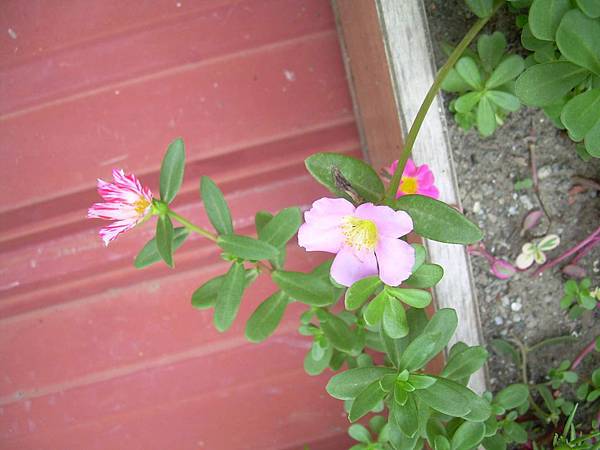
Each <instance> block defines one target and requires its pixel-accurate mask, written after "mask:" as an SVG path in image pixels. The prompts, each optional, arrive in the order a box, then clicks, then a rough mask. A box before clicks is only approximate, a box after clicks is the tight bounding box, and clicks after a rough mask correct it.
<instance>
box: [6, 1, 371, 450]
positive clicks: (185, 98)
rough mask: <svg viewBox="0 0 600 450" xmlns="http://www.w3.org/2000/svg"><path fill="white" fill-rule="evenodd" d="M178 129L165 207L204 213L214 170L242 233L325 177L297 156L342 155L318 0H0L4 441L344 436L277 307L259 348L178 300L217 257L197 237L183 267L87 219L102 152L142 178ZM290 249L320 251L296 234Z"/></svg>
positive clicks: (104, 160)
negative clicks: (140, 259)
mask: <svg viewBox="0 0 600 450" xmlns="http://www.w3.org/2000/svg"><path fill="white" fill-rule="evenodd" d="M177 136H182V137H184V139H185V141H186V144H187V152H188V166H187V169H186V176H185V181H184V186H183V189H182V193H181V194H180V196H179V197H178V199H177V200H176V207H177V209H178V210H179V211H180V212H181V213H183V214H186V215H188V216H190V217H191V218H193V219H194V220H195V221H197V222H198V223H200V224H203V225H206V226H208V223H207V219H206V216H205V214H204V211H203V209H202V205H201V203H200V202H199V199H198V180H199V177H200V175H202V174H207V175H209V176H211V177H213V178H214V179H215V180H216V181H217V183H219V184H220V186H222V188H223V190H224V192H225V194H226V197H227V199H228V201H229V202H230V204H231V207H232V210H233V213H234V215H235V225H236V227H237V229H238V230H240V231H241V232H245V233H252V231H253V230H252V217H253V213H254V212H255V211H256V210H257V209H260V208H263V209H268V210H271V211H276V210H278V209H280V208H282V207H285V206H289V205H308V204H309V203H310V202H311V201H312V200H313V199H315V198H317V197H318V196H320V195H322V194H323V191H322V190H321V189H320V188H319V187H317V186H316V185H315V183H313V182H312V181H311V179H310V178H309V176H307V174H306V172H305V171H304V168H303V159H304V158H305V157H306V156H307V155H309V154H311V153H313V152H316V151H324V150H330V151H342V152H347V153H354V154H358V147H359V143H358V139H357V135H356V130H355V125H354V121H353V115H352V108H351V102H350V98H349V94H348V90H347V84H346V79H345V75H344V71H343V66H342V62H341V58H340V50H339V47H338V41H337V36H336V31H335V27H334V21H333V17H332V13H331V10H330V7H329V2H328V1H327V0H242V1H237V0H210V1H209V0H203V1H200V0H196V1H190V0H179V1H178V0H155V1H149V0H148V1H142V0H137V1H121V0H103V1H89V0H68V1H67V0H46V1H42V0H30V1H19V0H4V1H3V2H2V5H1V6H0V183H1V189H0V255H1V256H0V448H2V449H32V450H33V449H35V450H39V449H44V450H45V449H47V450H55V449H77V450H81V449H110V450H119V449H127V450H133V449H144V450H152V449H161V450H162V449H169V450H170V449H175V450H186V449H210V450H219V449H227V450H229V449H261V450H262V449H265V450H268V449H289V450H292V449H301V448H303V446H304V445H305V444H308V445H309V446H310V448H311V449H338V448H345V447H347V444H348V440H347V438H346V437H345V432H346V426H347V422H346V419H345V417H344V414H343V412H342V405H341V402H338V401H336V400H332V399H330V398H329V397H328V396H327V394H326V392H325V391H324V385H325V383H326V381H327V379H328V378H329V376H330V374H326V375H324V376H321V377H314V378H313V377H308V376H307V375H305V374H304V372H303V369H302V360H303V357H304V354H305V352H306V349H307V345H308V344H307V341H306V340H305V339H304V338H302V337H300V336H299V335H298V334H297V332H296V328H297V323H298V322H297V316H298V311H299V308H297V307H294V306H293V307H291V308H290V310H289V311H288V313H287V315H286V317H285V319H284V321H283V323H282V324H281V326H280V328H279V329H278V331H277V333H276V335H275V336H274V337H272V338H271V339H270V340H269V341H268V342H266V343H264V344H262V345H254V344H249V343H247V342H246V341H245V339H244V337H243V330H244V324H245V319H246V318H247V317H248V315H249V314H250V313H251V312H252V311H253V310H254V308H255V307H256V306H257V305H258V303H259V301H260V300H262V299H263V298H265V297H266V296H267V295H268V294H269V293H270V292H271V291H272V290H273V287H272V286H271V285H270V284H269V283H268V282H265V281H259V282H257V283H256V284H255V285H254V287H253V288H252V290H251V292H249V293H248V295H246V296H245V298H244V302H243V306H242V309H241V313H240V317H239V318H238V320H237V321H236V323H235V324H234V326H233V327H232V329H231V330H230V331H229V332H227V333H225V334H219V333H218V332H216V331H215V330H214V327H213V325H212V313H211V312H209V311H197V310H194V309H193V308H192V307H191V306H190V295H191V293H192V292H193V290H194V289H195V288H196V287H197V286H199V285H200V284H201V283H202V282H203V281H204V280H206V279H207V278H209V277H211V276H214V275H216V274H218V273H221V272H223V271H224V270H225V265H224V263H222V262H221V260H220V259H219V256H218V252H217V251H215V248H214V247H213V246H212V245H209V243H207V242H206V241H203V240H202V239H199V238H196V237H191V238H190V239H189V240H188V241H187V242H186V244H185V245H184V247H182V249H181V250H180V251H179V252H178V253H177V255H176V264H177V270H175V271H171V270H168V269H166V268H164V267H158V266H153V267H152V268H150V269H147V270H144V271H137V270H135V269H134V268H133V266H132V261H133V258H134V255H135V254H136V253H137V251H138V250H139V249H140V248H141V246H142V245H143V243H144V242H145V241H146V240H147V239H149V237H150V236H151V235H152V226H147V227H144V228H143V229H141V230H136V231H135V232H132V233H129V234H128V235H125V236H122V237H120V238H119V239H118V240H117V241H116V242H115V243H114V244H112V245H111V246H110V247H109V248H108V249H105V248H104V247H103V246H102V243H101V241H100V239H99V238H98V237H97V229H98V228H99V227H100V225H101V223H100V222H99V221H91V220H86V219H85V213H86V209H87V207H88V206H89V205H90V204H91V203H92V202H94V201H97V198H98V197H97V194H96V193H95V179H96V178H97V177H102V178H107V177H109V174H110V171H111V169H112V168H113V167H122V168H124V169H125V170H127V171H133V172H135V173H136V174H138V175H139V176H141V178H142V179H143V181H144V182H145V183H147V184H148V185H150V186H151V187H152V188H153V189H154V190H155V191H157V190H158V189H157V178H158V168H159V165H160V160H161V157H162V154H163V151H164V150H165V148H166V146H167V144H168V143H169V142H170V141H171V140H172V139H173V138H175V137H177ZM295 256H296V257H299V261H300V262H297V263H296V264H294V265H292V266H291V267H293V268H297V269H302V268H308V266H309V265H311V264H312V263H314V261H315V258H317V255H309V256H307V255H305V254H303V253H302V252H301V251H299V250H298V248H297V247H296V246H294V247H293V248H292V249H290V257H295Z"/></svg>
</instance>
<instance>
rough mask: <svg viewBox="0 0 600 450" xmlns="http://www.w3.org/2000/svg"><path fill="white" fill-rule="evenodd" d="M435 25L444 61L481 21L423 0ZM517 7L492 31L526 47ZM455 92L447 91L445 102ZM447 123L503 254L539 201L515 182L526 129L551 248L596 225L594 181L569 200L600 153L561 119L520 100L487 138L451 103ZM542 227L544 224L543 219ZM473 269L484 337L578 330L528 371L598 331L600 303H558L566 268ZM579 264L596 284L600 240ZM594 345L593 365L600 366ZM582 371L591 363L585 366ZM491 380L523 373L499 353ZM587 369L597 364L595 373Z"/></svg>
mask: <svg viewBox="0 0 600 450" xmlns="http://www.w3.org/2000/svg"><path fill="white" fill-rule="evenodd" d="M425 7H426V10H427V13H428V15H429V26H430V31H431V37H432V41H433V46H434V53H435V56H436V60H437V63H438V66H439V65H441V64H442V63H443V62H444V61H445V58H446V57H445V55H444V54H443V53H442V51H441V48H440V44H441V43H442V42H448V43H451V44H456V43H457V42H458V41H459V40H460V39H461V38H462V36H463V35H464V34H465V32H466V31H467V29H468V27H469V26H470V25H471V24H472V23H473V22H474V20H475V19H474V16H473V15H472V14H470V13H469V12H468V11H467V9H466V7H465V5H464V1H463V0H425ZM514 19H515V15H513V14H511V13H509V12H508V11H507V10H503V11H501V12H500V13H499V14H498V16H497V17H496V18H495V19H494V20H493V21H492V22H491V23H490V24H489V25H488V27H487V29H486V31H487V32H488V33H491V32H493V31H496V30H499V31H503V32H505V34H507V37H508V40H509V42H512V44H509V47H510V48H512V49H516V50H517V51H520V50H519V48H520V47H519V45H518V42H519V31H518V30H517V29H516V28H515V27H514ZM452 98H453V96H452V95H446V96H445V100H446V104H447V102H448V101H449V100H451V99H452ZM446 120H447V123H448V133H449V138H450V142H451V145H452V149H453V153H454V160H455V163H456V167H457V174H458V177H459V186H460V192H461V196H462V202H463V207H464V210H465V214H466V215H467V216H468V217H470V218H471V219H472V220H473V221H475V222H476V223H478V224H479V225H480V226H481V227H482V229H483V230H484V231H485V239H484V243H485V246H486V247H487V248H488V250H489V251H491V252H492V253H493V254H495V255H496V256H498V257H503V258H506V259H508V260H509V261H511V262H514V261H515V259H516V257H517V255H518V254H519V253H520V249H521V246H522V245H523V244H524V243H525V242H527V241H528V240H530V239H527V238H526V237H522V236H521V235H520V230H521V223H522V220H523V217H524V215H525V214H526V213H527V212H528V211H529V210H531V209H532V208H536V207H539V204H538V201H537V198H536V196H535V193H534V192H533V190H532V189H526V190H521V191H516V190H515V182H516V181H518V180H523V179H525V178H531V172H530V166H529V150H528V138H530V137H531V136H533V137H534V138H535V141H534V142H535V148H536V150H535V151H536V157H537V166H538V173H539V177H540V190H541V196H542V199H543V201H544V203H545V204H546V206H547V208H548V210H549V214H550V215H551V217H552V224H551V228H550V231H549V232H550V233H556V234H558V235H559V236H560V238H561V244H560V246H559V247H558V248H557V249H556V250H553V251H552V252H550V253H549V254H548V256H549V257H550V258H552V257H553V256H557V255H559V254H560V253H562V251H564V250H565V249H567V248H569V247H571V246H573V245H574V244H576V243H577V242H579V241H580V240H581V239H583V238H584V237H586V236H587V235H588V234H589V233H591V232H592V231H593V230H594V229H595V228H596V227H597V226H598V224H599V223H600V197H599V193H598V192H596V191H588V192H586V193H583V194H579V195H577V196H576V197H575V198H574V200H575V201H574V202H573V203H572V204H570V203H569V195H568V191H569V189H570V188H571V187H572V186H573V184H574V183H573V180H572V177H573V176H576V175H577V176H583V177H586V178H593V179H596V180H597V179H599V178H600V160H595V161H594V162H592V163H586V162H583V161H582V160H581V159H580V158H579V157H578V156H577V154H576V152H575V145H574V144H573V142H572V141H571V140H570V139H569V138H568V137H567V135H566V134H565V133H563V132H561V131H560V130H558V129H556V128H555V127H554V126H553V125H552V124H551V123H550V121H549V120H548V119H547V118H546V117H545V115H544V114H543V113H542V112H541V111H539V110H536V109H528V108H522V109H521V110H520V111H519V112H517V113H513V114H511V115H510V116H509V117H508V120H507V121H506V123H505V124H504V125H503V126H502V127H501V128H500V129H498V130H497V131H496V133H495V134H494V135H493V136H492V137H489V138H486V139H484V138H481V137H480V136H479V135H478V133H477V132H476V131H474V130H472V131H469V132H464V131H463V130H462V129H460V128H459V127H458V126H457V125H456V124H455V122H454V119H453V117H452V114H450V113H449V112H448V111H447V112H446ZM541 228H542V231H543V224H542V227H541ZM472 263H473V272H474V276H475V283H476V289H477V295H478V300H479V306H480V313H481V323H482V327H483V333H484V337H485V340H486V342H490V341H491V340H492V339H495V338H509V337H516V338H518V339H519V340H521V341H523V342H524V343H525V344H526V345H533V344H535V343H537V342H539V341H541V340H543V339H546V338H549V337H554V336H562V335H573V336H579V337H580V339H579V340H578V342H577V343H576V344H567V345H559V346H551V347H544V348H543V349H540V350H539V351H538V352H536V354H534V355H531V360H530V364H529V369H530V371H529V376H530V379H531V380H533V381H536V382H540V381H542V380H544V377H545V375H546V374H547V372H548V369H550V368H551V367H553V366H557V365H558V363H559V362H560V361H562V360H563V359H573V358H574V357H575V355H576V354H577V352H578V351H579V350H580V349H581V348H582V347H583V346H584V345H585V344H587V343H588V342H589V341H590V340H591V339H592V337H593V336H594V335H597V334H598V333H599V331H600V311H599V310H598V309H596V312H595V315H594V314H593V313H586V314H585V316H584V317H583V318H582V319H580V320H571V319H569V318H568V317H567V315H566V314H565V313H564V312H563V311H562V310H561V309H560V307H559V301H560V299H561V297H562V292H563V284H564V282H565V280H566V279H567V278H568V277H566V276H565V275H563V274H562V273H561V271H560V267H562V265H561V266H559V269H555V270H551V271H548V272H545V273H544V274H543V275H542V276H541V277H539V278H532V277H531V276H530V274H529V273H527V272H524V273H519V274H517V275H516V276H514V277H513V278H511V279H510V280H507V281H502V280H498V279H496V278H495V277H494V276H493V275H491V274H490V272H489V266H488V264H487V263H486V261H485V260H484V259H483V258H481V257H473V258H472ZM580 265H581V266H583V267H585V268H586V269H587V274H588V276H590V278H592V281H593V285H594V286H598V285H600V246H597V247H596V248H595V249H594V250H593V251H592V252H591V253H589V254H588V255H587V256H586V257H585V258H584V259H583V260H582V261H581V262H580ZM599 364H600V357H599V355H598V353H597V352H596V353H595V354H594V356H593V358H592V357H590V358H588V361H587V363H586V365H585V366H587V368H588V369H589V368H590V367H592V365H594V366H595V367H598V365H599ZM582 372H586V370H585V367H584V370H582ZM489 374H490V382H491V388H492V389H493V390H494V391H497V390H498V389H500V388H501V387H503V386H505V385H506V384H509V383H511V382H515V381H519V373H518V371H517V370H516V368H515V367H514V365H513V364H512V363H510V362H509V361H508V360H507V359H505V358H504V357H501V356H498V355H492V357H491V359H490V362H489ZM587 374H588V376H589V372H588V373H587Z"/></svg>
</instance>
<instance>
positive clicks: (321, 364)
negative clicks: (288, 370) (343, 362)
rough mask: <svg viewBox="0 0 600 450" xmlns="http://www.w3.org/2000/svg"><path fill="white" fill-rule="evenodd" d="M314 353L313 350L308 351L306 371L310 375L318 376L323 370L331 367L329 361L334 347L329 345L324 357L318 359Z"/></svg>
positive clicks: (305, 363)
mask: <svg viewBox="0 0 600 450" xmlns="http://www.w3.org/2000/svg"><path fill="white" fill-rule="evenodd" d="M312 353H313V352H308V353H307V354H306V357H305V358H304V371H305V372H306V373H307V374H309V375H312V376H316V375H319V374H321V373H323V371H324V370H325V369H327V367H329V362H330V361H331V357H332V356H333V347H332V346H331V345H328V346H327V348H326V349H325V353H324V354H323V357H322V358H320V359H318V360H315V359H314V358H313V355H312Z"/></svg>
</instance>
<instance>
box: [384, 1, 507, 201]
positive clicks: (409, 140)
mask: <svg viewBox="0 0 600 450" xmlns="http://www.w3.org/2000/svg"><path fill="white" fill-rule="evenodd" d="M502 3H503V2H499V3H498V4H497V5H496V6H495V7H494V10H493V11H492V14H491V15H490V16H489V17H486V18H484V19H478V20H477V22H475V23H474V24H473V26H472V27H471V28H470V29H469V31H468V32H467V34H465V36H464V37H463V38H462V40H461V41H460V43H459V44H458V45H457V46H456V48H455V49H454V51H453V52H452V53H451V54H450V57H449V58H448V60H447V61H446V63H445V64H444V65H443V66H442V67H441V68H440V70H439V71H438V73H437V75H436V77H435V80H434V81H433V84H432V85H431V87H430V88H429V91H428V92H427V95H426V96H425V99H424V100H423V103H422V104H421V107H420V108H419V111H418V112H417V115H416V117H415V120H414V122H413V123H412V125H411V127H410V130H409V131H408V135H407V136H406V141H405V143H404V148H403V149H402V151H401V153H400V157H399V158H398V166H397V167H396V171H395V172H394V175H393V176H392V181H391V182H390V185H389V187H388V191H387V194H386V199H385V200H386V203H387V204H391V203H392V201H393V200H394V198H395V197H396V193H397V192H398V187H399V186H400V179H401V177H402V173H403V172H404V167H405V166H406V162H407V161H408V158H409V157H410V154H411V152H412V149H413V147H414V145H415V141H416V140H417V135H418V134H419V131H420V130H421V126H422V125H423V121H424V120H425V116H426V115H427V111H428V110H429V108H430V107H431V104H432V103H433V100H434V99H435V97H436V95H437V94H438V92H439V90H440V88H441V86H442V82H443V81H444V79H445V78H446V75H448V72H450V69H452V67H454V65H455V64H456V62H457V61H458V59H459V58H460V57H461V56H462V54H463V52H464V51H465V49H466V48H467V47H468V46H469V45H470V44H471V42H473V39H475V37H476V36H477V35H478V34H479V32H480V31H481V29H482V28H483V27H484V26H485V24H486V23H488V21H489V20H490V19H491V18H492V16H493V15H494V14H495V13H496V11H497V10H498V9H499V8H500V6H501V5H502Z"/></svg>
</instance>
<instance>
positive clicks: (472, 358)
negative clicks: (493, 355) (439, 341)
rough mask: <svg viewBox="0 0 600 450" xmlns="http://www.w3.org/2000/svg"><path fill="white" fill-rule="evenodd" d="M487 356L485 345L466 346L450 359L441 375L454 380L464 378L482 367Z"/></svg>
mask: <svg viewBox="0 0 600 450" xmlns="http://www.w3.org/2000/svg"><path fill="white" fill-rule="evenodd" d="M487 358H488V352H487V350H486V349H485V348H483V347H479V346H476V347H469V348H466V349H465V350H463V351H462V352H459V353H456V354H454V355H453V356H452V357H450V358H449V359H448V362H447V363H446V366H445V367H444V370H442V373H441V374H440V375H441V376H442V377H444V378H448V379H450V380H454V381H459V380H462V379H463V378H467V377H470V376H471V375H472V374H473V373H475V372H477V371H478V370H479V369H481V368H482V367H483V365H484V364H485V362H486V360H487Z"/></svg>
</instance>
